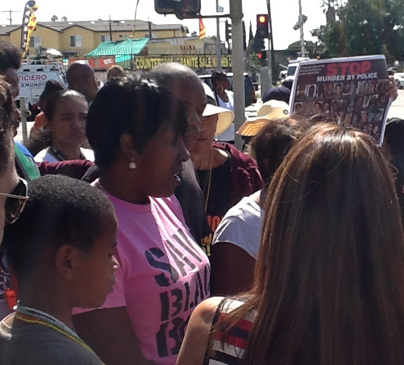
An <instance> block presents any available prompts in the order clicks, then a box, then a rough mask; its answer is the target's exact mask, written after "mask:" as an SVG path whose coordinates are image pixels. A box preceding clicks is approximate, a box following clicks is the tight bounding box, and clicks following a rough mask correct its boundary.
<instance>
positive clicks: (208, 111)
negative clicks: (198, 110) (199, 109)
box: [202, 82, 234, 134]
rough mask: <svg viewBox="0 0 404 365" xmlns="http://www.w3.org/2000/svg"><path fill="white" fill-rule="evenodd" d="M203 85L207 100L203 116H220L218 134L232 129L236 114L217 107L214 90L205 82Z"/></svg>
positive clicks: (217, 127)
mask: <svg viewBox="0 0 404 365" xmlns="http://www.w3.org/2000/svg"><path fill="white" fill-rule="evenodd" d="M202 85H203V88H204V89H205V95H206V99H207V104H206V107H205V109H204V111H203V113H202V116H203V117H209V116H211V115H215V114H218V120H217V126H216V134H221V133H223V132H224V131H226V130H227V129H228V128H229V127H230V125H231V123H233V120H234V113H233V112H232V111H231V110H229V109H225V108H222V107H220V106H217V103H216V100H215V96H214V94H213V91H212V89H211V88H210V87H209V85H207V84H205V83H204V82H203V83H202Z"/></svg>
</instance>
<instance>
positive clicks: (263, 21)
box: [257, 14, 269, 38]
mask: <svg viewBox="0 0 404 365" xmlns="http://www.w3.org/2000/svg"><path fill="white" fill-rule="evenodd" d="M257 34H258V35H259V36H260V37H261V38H268V37H269V31H268V14H257Z"/></svg>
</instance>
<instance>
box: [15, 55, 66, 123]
mask: <svg viewBox="0 0 404 365" xmlns="http://www.w3.org/2000/svg"><path fill="white" fill-rule="evenodd" d="M18 77H19V82H20V93H19V95H18V96H17V98H16V100H15V101H16V104H17V107H19V106H20V98H21V97H24V98H25V103H26V108H27V110H29V111H30V112H31V115H30V117H29V118H28V119H29V120H33V119H34V118H35V115H36V114H37V113H38V112H39V110H38V102H39V97H40V96H41V94H42V92H43V91H44V89H45V84H46V82H47V81H49V80H56V81H58V82H59V83H60V84H61V85H62V86H64V87H67V83H66V76H65V72H64V70H63V66H62V64H61V63H60V62H58V61H55V60H33V61H31V63H29V64H23V65H21V68H20V69H19V70H18Z"/></svg>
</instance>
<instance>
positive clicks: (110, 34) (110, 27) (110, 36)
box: [109, 15, 112, 41]
mask: <svg viewBox="0 0 404 365" xmlns="http://www.w3.org/2000/svg"><path fill="white" fill-rule="evenodd" d="M109 40H110V41H112V25H111V15H110V16H109Z"/></svg>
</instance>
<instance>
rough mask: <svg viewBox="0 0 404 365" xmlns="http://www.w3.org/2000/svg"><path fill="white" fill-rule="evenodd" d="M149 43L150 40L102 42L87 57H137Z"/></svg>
mask: <svg viewBox="0 0 404 365" xmlns="http://www.w3.org/2000/svg"><path fill="white" fill-rule="evenodd" d="M148 41H149V38H142V39H126V40H124V41H111V42H101V43H100V45H99V46H98V47H97V48H96V49H95V50H93V51H91V52H90V53H87V54H86V55H85V57H100V56H117V55H121V56H122V55H137V54H139V53H140V52H141V50H142V49H143V47H144V46H145V45H146V44H147V42H148Z"/></svg>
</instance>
